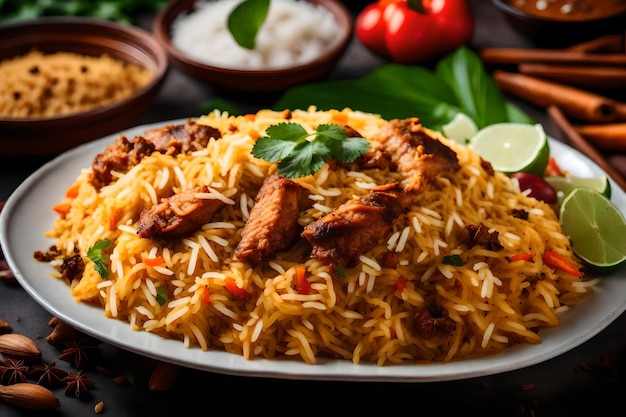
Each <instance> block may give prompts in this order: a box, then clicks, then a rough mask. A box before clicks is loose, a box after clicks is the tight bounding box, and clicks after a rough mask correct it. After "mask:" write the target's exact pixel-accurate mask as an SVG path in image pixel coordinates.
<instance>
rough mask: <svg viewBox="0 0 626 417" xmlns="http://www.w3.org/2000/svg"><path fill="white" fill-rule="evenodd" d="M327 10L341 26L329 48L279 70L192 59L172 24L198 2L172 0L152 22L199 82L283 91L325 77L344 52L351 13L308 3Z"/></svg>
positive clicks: (334, 4) (326, 0) (320, 0)
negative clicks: (174, 41)
mask: <svg viewBox="0 0 626 417" xmlns="http://www.w3.org/2000/svg"><path fill="white" fill-rule="evenodd" d="M307 1H309V2H310V3H313V4H315V5H320V6H322V7H325V8H326V9H328V10H329V11H330V12H331V13H332V14H333V16H334V18H335V20H336V22H337V25H338V27H339V29H340V30H339V34H338V36H337V37H336V38H335V39H334V41H333V42H332V43H331V45H329V47H328V48H327V49H325V51H324V52H323V53H322V55H320V56H318V57H317V58H315V59H314V60H312V61H309V62H307V63H304V64H301V65H297V66H293V67H287V68H277V69H232V68H222V67H219V66H213V65H208V64H206V63H202V62H198V61H197V60H195V59H193V58H191V57H189V56H188V55H187V54H185V53H184V52H183V51H181V50H180V49H178V48H176V47H175V46H174V45H173V44H172V40H171V36H172V24H173V22H174V21H175V19H176V18H177V17H178V16H179V15H180V14H181V13H190V12H192V11H194V10H195V7H196V3H197V0H173V1H170V2H169V3H168V5H167V6H165V7H164V8H163V9H162V10H161V11H160V13H159V14H158V15H157V16H156V18H155V20H154V22H153V32H154V34H155V36H156V38H157V39H158V40H159V42H161V44H162V45H163V47H164V48H165V49H166V50H167V52H168V54H169V57H170V60H171V62H172V64H173V65H176V66H177V67H178V68H180V69H181V70H182V71H183V72H185V73H187V74H188V75H189V76H191V77H194V78H196V79H198V80H201V81H203V82H206V83H208V84H210V85H211V86H214V87H217V88H218V89H223V90H230V91H235V92H249V93H259V92H272V93H276V92H280V91H283V90H285V89H287V88H289V87H293V86H296V85H299V84H302V83H305V82H308V81H312V80H317V79H322V78H324V77H326V76H327V75H328V74H329V73H330V72H331V71H332V70H333V69H334V68H335V66H336V65H337V63H338V61H339V59H340V58H341V57H342V55H343V53H344V52H345V50H346V48H347V46H348V44H349V42H350V40H351V37H352V31H353V19H352V15H351V14H350V12H349V11H348V10H347V9H346V7H345V6H344V5H343V4H342V3H341V2H340V1H338V0H307Z"/></svg>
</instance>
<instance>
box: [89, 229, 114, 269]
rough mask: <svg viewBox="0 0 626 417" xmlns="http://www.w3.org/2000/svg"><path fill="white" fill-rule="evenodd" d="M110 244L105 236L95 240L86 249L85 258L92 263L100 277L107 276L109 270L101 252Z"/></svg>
mask: <svg viewBox="0 0 626 417" xmlns="http://www.w3.org/2000/svg"><path fill="white" fill-rule="evenodd" d="M110 244H111V241H110V240H109V239H107V238H104V239H102V240H99V241H97V242H96V243H94V244H93V246H92V247H90V248H89V249H88V250H87V258H89V259H90V260H91V261H92V262H93V263H94V269H95V270H96V272H97V273H98V274H100V276H101V277H102V278H108V277H109V270H108V268H107V266H106V264H105V261H106V258H105V257H104V255H103V254H102V251H103V250H104V249H106V248H107V247H108V246H109V245H110Z"/></svg>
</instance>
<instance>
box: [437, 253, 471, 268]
mask: <svg viewBox="0 0 626 417" xmlns="http://www.w3.org/2000/svg"><path fill="white" fill-rule="evenodd" d="M441 263H443V264H444V265H452V266H463V265H465V262H463V258H461V255H446V256H444V257H443V259H442V260H441Z"/></svg>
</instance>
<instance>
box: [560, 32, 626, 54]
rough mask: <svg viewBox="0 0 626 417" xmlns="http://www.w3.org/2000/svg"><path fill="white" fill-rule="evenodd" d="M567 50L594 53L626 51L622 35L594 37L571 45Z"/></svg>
mask: <svg viewBox="0 0 626 417" xmlns="http://www.w3.org/2000/svg"><path fill="white" fill-rule="evenodd" d="M567 50H568V51H578V52H596V53H598V52H605V53H610V52H626V50H625V49H624V35H602V36H599V37H597V38H595V39H591V40H588V41H585V42H581V43H577V44H576V45H572V46H570V47H569V48H567Z"/></svg>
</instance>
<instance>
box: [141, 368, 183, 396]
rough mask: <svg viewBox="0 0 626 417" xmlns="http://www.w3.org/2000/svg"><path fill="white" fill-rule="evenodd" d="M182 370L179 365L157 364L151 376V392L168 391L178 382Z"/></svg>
mask: <svg viewBox="0 0 626 417" xmlns="http://www.w3.org/2000/svg"><path fill="white" fill-rule="evenodd" d="M181 371H182V368H181V367H180V366H178V365H175V364H172V363H167V362H157V363H156V365H155V366H154V368H153V369H152V374H150V381H149V387H150V391H168V390H170V389H171V388H172V387H173V386H174V385H176V383H177V382H178V378H179V377H180V374H181Z"/></svg>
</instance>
